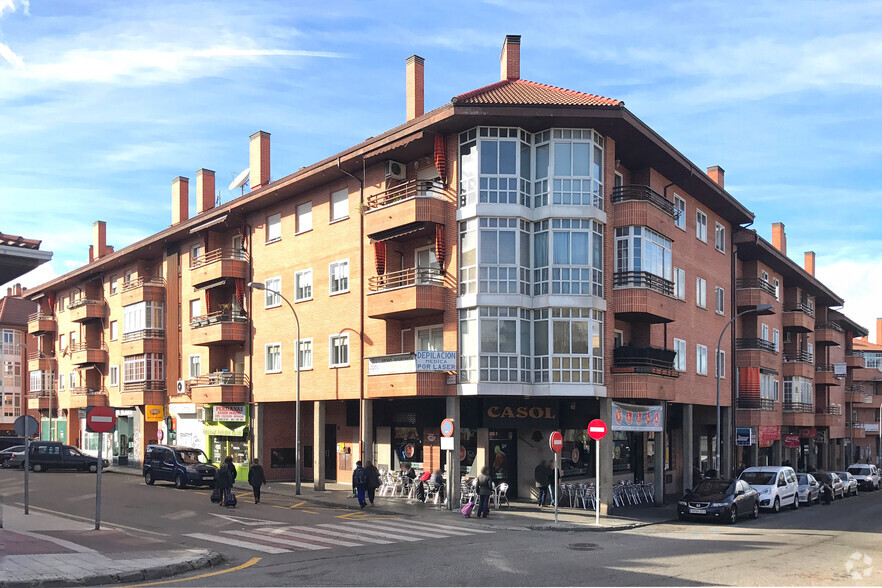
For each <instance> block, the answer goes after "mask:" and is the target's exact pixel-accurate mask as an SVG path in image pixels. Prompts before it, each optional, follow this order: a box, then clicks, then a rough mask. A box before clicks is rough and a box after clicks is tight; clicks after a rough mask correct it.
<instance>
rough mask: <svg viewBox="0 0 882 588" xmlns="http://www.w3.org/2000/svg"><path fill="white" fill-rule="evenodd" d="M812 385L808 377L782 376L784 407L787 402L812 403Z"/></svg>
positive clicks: (809, 404)
mask: <svg viewBox="0 0 882 588" xmlns="http://www.w3.org/2000/svg"><path fill="white" fill-rule="evenodd" d="M814 393H815V392H814V386H812V381H811V379H809V378H803V377H800V376H793V377H789V376H785V377H784V405H785V407H784V409H785V410H787V406H786V405H788V404H803V405H808V406H811V405H812V404H814Z"/></svg>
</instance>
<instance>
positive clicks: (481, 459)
mask: <svg viewBox="0 0 882 588" xmlns="http://www.w3.org/2000/svg"><path fill="white" fill-rule="evenodd" d="M489 465H490V429H486V428H479V429H478V450H477V452H476V453H475V461H474V462H473V465H472V472H471V476H472V477H473V478H476V477H478V474H480V473H481V470H482V469H483V468H484V467H486V466H489Z"/></svg>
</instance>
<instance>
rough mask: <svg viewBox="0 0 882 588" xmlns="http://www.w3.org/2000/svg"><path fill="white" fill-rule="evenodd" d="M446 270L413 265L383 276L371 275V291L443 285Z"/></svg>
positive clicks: (369, 282)
mask: <svg viewBox="0 0 882 588" xmlns="http://www.w3.org/2000/svg"><path fill="white" fill-rule="evenodd" d="M443 283H444V272H442V271H441V270H440V269H438V268H434V267H411V268H408V269H404V270H401V271H397V272H390V273H387V274H383V275H382V276H371V277H370V279H369V280H368V288H369V289H370V291H371V292H380V291H382V290H391V289H393V288H403V287H405V286H441V285H442V284H443Z"/></svg>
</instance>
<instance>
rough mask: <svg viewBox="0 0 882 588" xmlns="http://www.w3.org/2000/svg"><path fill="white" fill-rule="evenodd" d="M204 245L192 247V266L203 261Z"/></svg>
mask: <svg viewBox="0 0 882 588" xmlns="http://www.w3.org/2000/svg"><path fill="white" fill-rule="evenodd" d="M202 253H203V249H202V245H193V246H192V247H191V248H190V267H195V266H197V265H199V263H200V262H201V261H202Z"/></svg>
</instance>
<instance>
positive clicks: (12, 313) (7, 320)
mask: <svg viewBox="0 0 882 588" xmlns="http://www.w3.org/2000/svg"><path fill="white" fill-rule="evenodd" d="M22 294H23V291H22V287H21V285H20V284H16V285H15V286H14V287H12V288H7V291H6V296H4V297H3V298H0V356H2V357H0V361H2V367H3V373H2V375H0V436H16V433H15V431H14V430H13V424H14V423H15V419H17V418H18V417H20V416H21V415H23V414H25V413H26V411H27V405H26V402H25V398H26V396H27V394H28V390H31V391H32V392H31V393H32V394H34V393H39V391H40V390H42V386H41V384H43V382H40V381H36V382H34V381H32V382H31V383H30V388H29V387H28V383H27V382H26V376H27V373H26V370H27V366H28V357H29V356H30V354H32V353H33V352H32V351H31V352H30V353H29V351H28V350H29V349H32V348H33V339H32V338H31V337H29V336H28V334H27V327H28V316H29V315H30V314H31V313H32V312H33V311H34V308H35V306H36V305H35V304H34V303H33V302H31V301H30V300H25V299H24V298H22ZM46 384H47V386H48V384H49V383H48V382H47V383H46ZM53 384H54V382H53ZM34 391H36V392H34Z"/></svg>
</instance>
